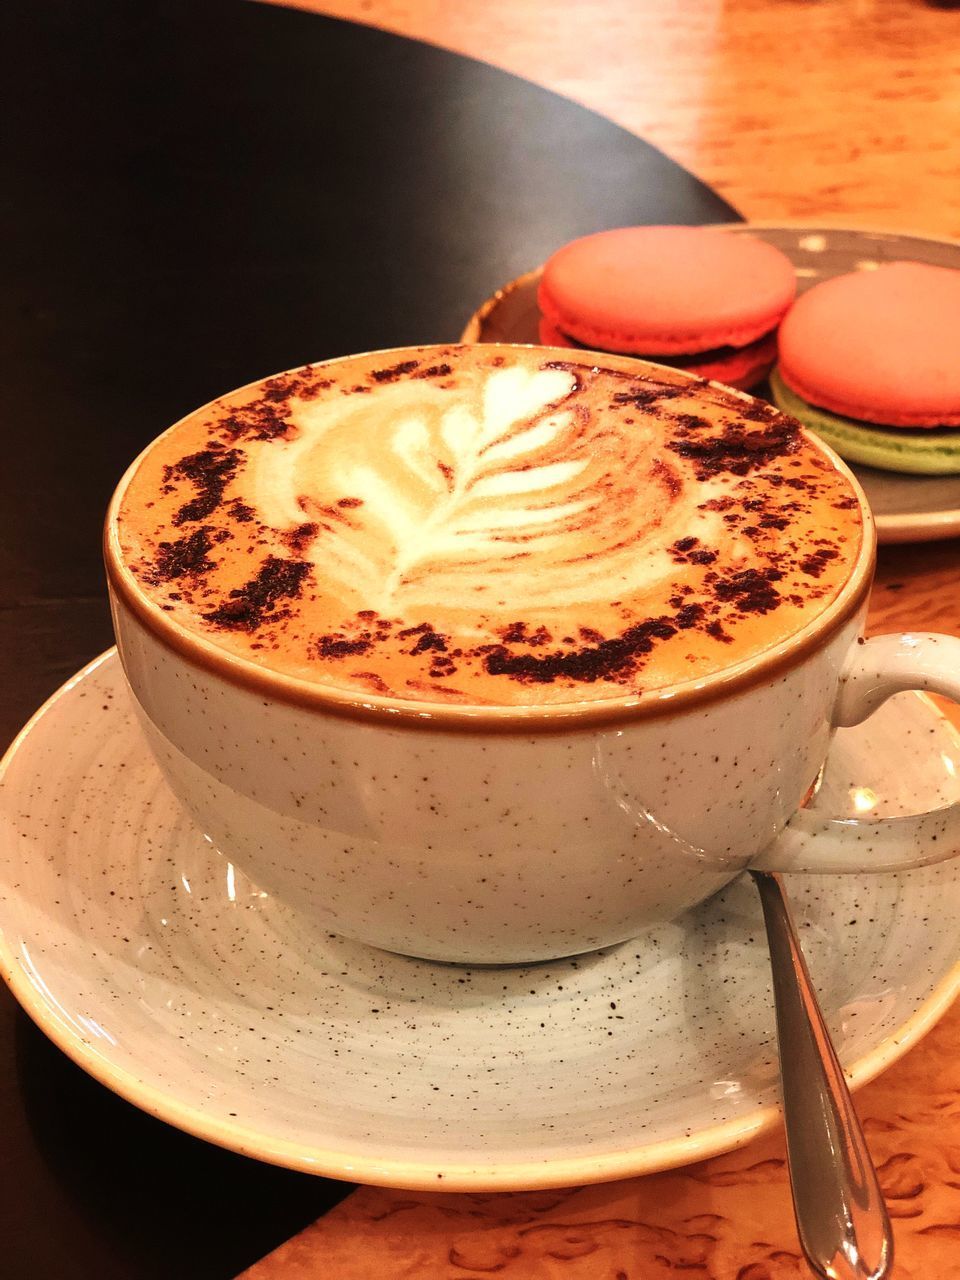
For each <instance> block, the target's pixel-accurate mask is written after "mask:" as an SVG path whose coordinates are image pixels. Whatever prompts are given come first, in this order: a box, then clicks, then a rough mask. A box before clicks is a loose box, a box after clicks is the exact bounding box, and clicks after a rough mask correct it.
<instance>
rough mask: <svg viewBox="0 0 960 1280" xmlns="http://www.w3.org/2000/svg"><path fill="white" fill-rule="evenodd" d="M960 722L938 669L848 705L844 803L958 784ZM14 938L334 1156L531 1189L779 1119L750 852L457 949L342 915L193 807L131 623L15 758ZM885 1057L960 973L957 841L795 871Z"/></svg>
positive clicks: (818, 942) (203, 1117)
mask: <svg viewBox="0 0 960 1280" xmlns="http://www.w3.org/2000/svg"><path fill="white" fill-rule="evenodd" d="M958 770H960V743H958V739H957V736H956V734H955V733H954V732H953V730H952V729H951V728H950V726H949V725H948V724H947V722H946V721H944V720H943V719H942V718H941V717H940V716H939V714H938V713H937V712H936V710H935V709H934V707H933V705H932V704H931V703H930V702H928V701H926V700H925V699H923V698H922V697H920V696H919V695H916V694H905V695H900V696H899V697H898V698H897V699H895V700H893V701H892V702H891V703H888V704H887V705H886V707H884V708H883V709H882V710H881V711H880V712H878V713H877V715H875V716H874V717H873V718H872V719H871V720H870V721H869V722H868V723H867V724H866V725H864V726H861V727H859V728H857V729H855V730H844V731H842V732H841V733H840V734H838V736H837V739H836V743H835V747H834V750H833V752H832V754H831V758H830V761H829V763H828V766H827V769H826V772H825V777H824V782H823V785H822V788H821V791H820V797H819V800H818V803H821V804H823V803H829V804H831V805H833V806H835V807H841V808H845V809H847V810H849V811H850V813H851V814H856V813H864V812H868V811H870V812H876V813H880V812H887V813H889V812H896V811H903V810H904V809H908V808H911V807H913V808H917V807H920V808H922V807H927V806H932V805H935V804H937V803H940V802H943V801H945V800H947V799H952V798H955V797H956V796H957V794H958V792H960V782H958V779H957V773H958ZM0 833H2V844H0V965H2V969H3V973H4V976H5V978H6V980H7V982H8V983H9V985H10V986H11V988H12V989H13V991H14V994H15V995H16V996H17V998H18V999H19V1000H20V1002H21V1003H22V1004H23V1006H24V1007H25V1008H26V1009H27V1011H28V1012H29V1013H30V1014H31V1016H32V1017H33V1018H34V1019H35V1020H36V1021H37V1022H38V1023H39V1025H40V1026H41V1027H42V1028H43V1029H44V1030H45V1031H46V1033H47V1034H48V1035H49V1036H50V1037H51V1038H52V1039H53V1040H54V1041H55V1042H56V1043H57V1044H58V1045H59V1046H60V1047H61V1048H62V1049H64V1050H65V1052H66V1053H68V1054H69V1055H70V1056H71V1057H72V1058H74V1059H75V1060H76V1061H77V1062H78V1063H80V1065H81V1066H83V1067H84V1068H85V1069H86V1070H87V1071H89V1072H90V1073H91V1074H92V1075H94V1076H96V1077H97V1079H99V1080H101V1081H103V1082H104V1083H105V1084H107V1085H109V1086H110V1087H111V1088H113V1089H115V1090H116V1091H117V1092H118V1093H120V1094H122V1095H123V1096H124V1097H126V1098H129V1099H130V1100H131V1101H132V1102H135V1103H136V1104H137V1105H139V1106H141V1107H143V1108H144V1109H145V1110H147V1111H150V1112H153V1113H154V1114H156V1115H158V1116H161V1117H162V1118H163V1119H165V1120H168V1121H169V1122H170V1123H171V1124H175V1125H179V1126H180V1127H181V1128H183V1129H186V1130H189V1131H190V1132H191V1133H195V1134H198V1135H200V1136H201V1137H204V1138H207V1139H209V1140H210V1141H213V1142H218V1143H221V1144H223V1145H224V1146H227V1147H231V1148H233V1149H235V1150H237V1151H241V1152H244V1153H246V1154H248V1155H253V1156H257V1157H259V1158H261V1159H264V1160H269V1161H274V1162H276V1163H278V1164H283V1165H289V1166H291V1167H294V1168H298V1169H305V1170H309V1171H312V1172H315V1173H321V1174H326V1175H328V1176H331V1177H336V1178H345V1179H350V1180H357V1181H362V1182H370V1183H381V1184H386V1185H393V1186H402V1187H418V1188H424V1187H430V1188H434V1189H443V1188H449V1189H458V1190H464V1189H470V1190H498V1189H499V1190H506V1189H508V1188H521V1187H527V1188H530V1187H544V1186H556V1185H569V1184H575V1183H581V1182H590V1181H600V1180H603V1179H609V1178H619V1177H625V1176H627V1175H630V1174H636V1173H643V1172H649V1171H652V1170H656V1169H662V1168H667V1167H670V1166H673V1165H678V1164H682V1163H685V1162H687V1161H689V1160H693V1159H698V1158H701V1157H704V1156H707V1155H711V1154H714V1153H716V1152H719V1151H723V1150H726V1149H729V1148H731V1147H734V1146H737V1145H738V1144H740V1143H743V1142H745V1141H747V1140H748V1139H749V1138H750V1137H752V1136H753V1135H754V1134H756V1133H757V1132H759V1131H760V1130H762V1129H764V1128H767V1127H768V1126H770V1125H772V1124H774V1123H776V1121H777V1111H776V1097H777V1067H776V1049H775V1044H774V1026H773V1013H772V1009H771V1005H770V996H769V973H768V960H767V953H766V947H765V944H764V940H763V926H762V923H761V919H760V911H759V903H758V900H757V898H756V895H755V891H754V889H753V887H752V885H751V884H750V883H748V882H746V881H742V882H737V883H735V884H734V885H732V886H731V887H730V888H729V889H727V890H726V891H725V892H724V893H723V894H722V895H720V896H719V897H718V898H715V899H714V900H713V901H712V902H710V903H708V904H706V905H705V906H703V907H701V908H699V909H698V910H696V911H693V912H690V913H689V914H688V915H686V916H684V917H683V918H681V919H680V920H678V921H676V922H674V923H672V924H669V925H664V926H662V927H659V928H656V929H653V930H650V931H649V932H647V933H646V934H644V935H643V936H642V937H640V938H638V939H637V940H635V941H634V942H631V943H628V944H624V945H622V946H619V947H616V948H612V949H610V950H608V951H605V952H598V953H596V954H594V955H591V956H586V957H581V958H580V959H576V960H568V961H563V962H559V963H550V964H544V965H539V966H534V967H530V968H525V969H461V968H457V967H454V966H444V965H435V964H428V963H423V962H419V961H415V960H409V959H403V958H400V957H396V956H391V955H387V954H384V953H381V952H376V951H373V950H371V949H368V948H366V947H363V946H359V945H357V944H354V943H349V942H345V941H342V940H340V939H337V938H335V937H331V936H330V935H328V934H325V933H323V932H321V931H319V930H315V929H313V928H312V927H311V926H310V924H309V923H307V922H306V921H304V920H302V919H299V918H298V917H297V916H295V915H294V914H293V913H291V912H290V911H288V910H285V909H284V908H282V907H280V905H279V904H278V903H276V902H275V901H273V900H271V899H270V898H269V897H268V896H266V895H265V894H264V893H262V892H261V891H260V890H258V888H257V887H256V886H255V885H254V884H252V883H250V881H249V880H247V879H246V878H245V877H244V876H243V875H242V874H241V872H240V871H239V870H238V869H237V868H235V867H234V866H233V865H232V864H231V863H230V862H229V861H228V860H227V859H226V858H225V857H223V856H222V855H221V854H220V853H218V852H217V851H216V850H215V849H213V848H212V847H211V846H210V844H209V843H208V842H207V841H206V840H205V839H204V837H203V836H202V835H200V834H199V833H198V832H197V831H196V830H194V829H193V828H192V827H191V825H190V824H189V822H187V820H186V819H185V818H184V817H183V815H182V814H181V812H180V810H179V809H178V807H177V804H176V802H175V801H174V799H173V797H172V796H171V794H170V792H169V791H168V790H167V788H166V786H165V784H164V783H163V781H162V780H161V778H160V776H159V775H158V773H157V771H156V769H155V768H154V765H153V763H152V761H151V759H150V757H149V755H148V754H147V751H146V748H145V746H144V744H143V741H142V739H141V737H140V733H139V730H138V728H137V725H136V722H135V720H134V717H133V714H132V711H131V707H130V702H129V695H128V694H127V692H126V686H125V684H124V682H123V679H122V676H121V672H120V667H119V663H118V661H117V658H116V654H115V653H114V652H110V653H108V654H105V655H104V656H103V657H102V658H101V659H99V660H98V661H97V662H95V663H93V664H92V665H91V666H90V667H88V668H87V669H86V671H84V672H82V673H81V674H80V675H78V676H77V677H76V678H75V679H74V680H72V681H70V682H69V683H68V684H67V685H66V686H64V688H63V689H62V690H61V691H60V693H58V694H57V695H56V696H55V697H54V698H53V699H52V700H51V701H50V702H49V703H48V704H47V705H46V707H45V708H44V709H43V710H42V711H41V712H39V713H38V715H37V716H36V717H34V719H33V720H32V721H31V723H30V724H29V725H28V726H27V728H26V729H25V730H24V732H23V733H22V734H21V735H20V737H19V738H18V740H17V741H16V743H15V744H14V745H13V747H12V748H11V750H10V752H9V753H8V755H7V757H6V759H5V761H4V762H3V765H2V778H0ZM789 889H790V895H791V898H792V900H793V903H794V907H795V910H796V914H797V917H798V921H799V923H800V928H801V935H802V938H803V942H804V947H805V950H806V952H807V955H808V957H809V960H810V966H811V969H812V972H813V976H814V979H815V981H816V983H817V986H818V988H819V991H820V995H821V1000H822V1003H823V1006H824V1009H825V1011H826V1014H827V1018H828V1021H829V1023H830V1026H831V1029H832V1031H833V1034H834V1036H835V1039H836V1043H837V1047H838V1050H839V1053H840V1056H841V1058H842V1060H843V1062H844V1064H845V1065H846V1067H847V1069H848V1071H849V1073H850V1075H851V1077H852V1080H853V1082H854V1083H855V1084H860V1083H863V1082H865V1081H866V1080H868V1079H870V1078H871V1077H872V1076H874V1075H876V1074H877V1072H879V1071H881V1070H882V1069H883V1068H884V1067H886V1066H888V1065H889V1064H890V1063H891V1062H893V1061H895V1060H896V1059H897V1058H898V1057H900V1056H901V1054H903V1053H904V1052H905V1051H906V1049H907V1048H908V1047H909V1046H910V1045H911V1044H913V1043H914V1042H915V1041H916V1040H917V1039H918V1038H919V1037H920V1036H921V1035H922V1034H923V1032H924V1031H926V1030H927V1029H928V1028H929V1027H930V1026H931V1025H932V1023H933V1022H934V1021H935V1020H936V1018H937V1017H938V1016H939V1015H940V1014H941V1013H942V1012H943V1011H944V1009H945V1008H946V1007H947V1005H948V1004H949V1002H950V1000H951V998H952V997H953V995H954V994H955V992H956V990H957V988H958V984H960V965H958V958H960V859H958V860H957V861H956V862H953V863H947V864H944V865H941V866H938V867H930V868H924V869H922V870H918V871H913V872H909V873H905V874H902V875H897V876H880V875H878V876H875V877H870V876H849V877H843V876H837V877H826V876H824V877H819V878H814V877H807V876H803V877H800V876H797V877H793V878H792V879H790V881H789Z"/></svg>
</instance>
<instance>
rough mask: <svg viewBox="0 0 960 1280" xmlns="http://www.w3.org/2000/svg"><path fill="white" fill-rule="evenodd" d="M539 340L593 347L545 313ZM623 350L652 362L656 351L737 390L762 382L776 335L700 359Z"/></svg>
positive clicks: (774, 352) (771, 362)
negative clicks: (578, 339) (577, 340)
mask: <svg viewBox="0 0 960 1280" xmlns="http://www.w3.org/2000/svg"><path fill="white" fill-rule="evenodd" d="M540 343H541V345H542V346H544V347H572V348H574V349H576V350H580V351H586V350H593V348H588V347H585V346H584V345H583V344H582V343H579V342H575V341H574V340H573V339H572V338H568V337H567V335H566V334H565V333H563V332H562V331H561V330H560V329H558V328H557V327H556V325H554V324H552V323H551V321H549V320H548V319H547V318H546V317H545V316H541V317H540ZM619 354H623V353H619ZM627 354H629V355H635V356H637V357H638V358H640V359H650V360H653V361H654V362H656V360H657V358H658V355H659V358H660V359H661V360H663V362H664V363H665V364H666V363H669V364H671V365H672V367H673V368H675V369H683V371H684V372H685V373H692V374H695V375H696V376H697V377H698V378H708V379H709V380H710V381H711V382H722V383H724V384H725V385H726V386H728V387H734V388H735V389H736V390H737V391H749V389H750V388H751V387H755V386H756V385H757V383H758V382H762V381H763V379H764V378H765V377H766V376H767V374H768V373H769V372H770V370H771V369H772V368H773V366H774V362H775V361H776V358H777V335H776V334H775V333H767V334H764V336H763V337H762V338H759V339H758V340H757V341H756V342H751V343H750V345H749V346H747V347H735V348H731V349H730V351H728V352H724V353H723V354H721V355H717V354H715V353H713V352H704V353H702V355H703V358H702V359H701V358H700V356H699V355H698V354H695V355H691V356H686V355H685V356H683V357H682V358H678V357H676V356H665V355H663V354H662V353H657V354H656V355H654V354H652V353H647V352H643V351H631V352H628V353H627Z"/></svg>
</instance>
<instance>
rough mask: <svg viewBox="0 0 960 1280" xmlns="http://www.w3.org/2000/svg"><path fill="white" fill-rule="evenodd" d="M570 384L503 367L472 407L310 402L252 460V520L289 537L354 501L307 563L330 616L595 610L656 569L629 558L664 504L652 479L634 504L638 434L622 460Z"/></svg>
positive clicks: (657, 560)
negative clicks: (344, 501)
mask: <svg viewBox="0 0 960 1280" xmlns="http://www.w3.org/2000/svg"><path fill="white" fill-rule="evenodd" d="M580 389H581V388H580V382H579V379H578V378H577V377H576V375H575V374H574V373H573V372H571V371H570V370H569V369H542V370H533V371H530V370H527V369H524V368H509V369H497V370H494V371H493V372H492V373H491V374H490V375H489V377H488V378H487V379H486V381H485V383H484V384H483V385H482V387H481V389H480V392H479V394H478V395H477V396H476V398H475V401H473V402H470V401H468V402H466V403H464V402H462V401H461V402H457V403H454V404H452V405H447V404H446V403H445V402H444V399H445V398H444V394H443V392H442V391H440V392H437V393H435V394H434V395H433V396H431V395H429V394H424V389H423V388H422V387H416V386H414V387H411V386H410V384H399V385H394V386H391V387H387V388H383V389H381V390H380V392H379V393H378V399H377V405H376V412H375V413H374V414H371V413H370V411H369V405H368V404H367V403H366V402H365V401H363V402H361V403H360V404H359V405H357V406H356V407H355V409H354V411H353V414H352V415H349V414H348V415H346V416H344V415H343V414H342V412H340V413H338V412H337V410H339V406H335V407H334V410H333V412H331V411H330V410H329V409H327V408H326V406H318V407H316V408H314V409H313V410H312V411H310V412H307V413H305V414H304V415H303V417H302V419H301V421H300V423H299V433H298V435H297V438H296V439H295V440H293V441H291V442H289V443H279V444H277V445H275V446H272V447H271V448H270V449H265V450H263V451H262V454H261V456H260V457H259V458H258V460H257V467H256V471H255V472H254V474H253V476H252V477H251V480H252V485H253V492H254V495H255V505H256V507H257V508H258V510H260V511H262V512H263V513H264V516H265V519H266V521H267V523H269V524H271V525H272V526H274V527H277V528H284V527H287V528H293V527H294V526H295V525H296V524H297V523H300V522H302V521H303V520H304V519H305V518H306V519H307V520H311V519H317V520H318V522H322V521H323V518H324V513H325V511H328V510H329V509H330V507H331V505H332V504H333V503H335V502H336V501H337V500H338V499H341V498H342V497H344V496H347V497H348V499H350V500H353V501H355V502H356V503H357V505H356V506H355V507H352V508H341V509H340V510H341V511H345V512H346V513H347V514H346V516H345V518H343V519H341V520H338V521H336V522H333V523H331V524H330V527H329V528H327V529H325V530H322V532H321V533H320V536H318V537H317V539H316V540H315V541H314V543H313V544H312V546H311V548H310V550H309V551H308V552H307V555H308V557H309V558H310V559H311V560H312V561H313V563H314V565H315V567H316V570H317V572H318V574H319V575H320V578H321V580H322V581H324V583H325V585H327V587H328V589H330V590H331V591H332V592H336V593H338V594H340V595H342V597H343V600H344V604H345V605H348V606H349V605H350V604H352V603H356V602H360V601H362V602H363V603H360V604H359V607H360V608H363V607H364V606H366V607H367V608H373V609H375V610H376V611H377V612H378V613H379V614H381V615H383V616H387V617H392V616H393V615H394V614H397V613H399V615H401V616H403V617H407V616H408V615H409V613H410V611H411V610H414V611H416V610H419V611H421V612H423V611H426V613H427V614H429V613H430V611H431V609H436V608H437V607H440V606H444V607H447V608H450V607H460V608H463V609H465V610H466V609H469V608H471V607H474V606H476V604H477V603H478V602H481V601H482V602H483V605H484V607H487V606H488V604H489V603H490V602H498V603H496V604H495V605H493V606H492V607H495V608H496V610H497V611H498V612H502V615H503V621H504V622H510V621H512V620H513V619H514V618H515V617H516V616H517V610H518V609H521V610H522V608H523V607H524V605H525V603H526V602H527V601H528V600H529V599H530V594H531V592H535V593H536V596H537V598H538V600H539V601H540V602H541V604H542V605H543V606H544V607H548V608H564V607H570V606H571V605H575V604H579V605H582V604H587V603H589V602H590V601H594V600H603V601H605V600H607V599H609V598H611V597H610V591H611V589H614V588H616V590H623V589H631V590H632V589H635V588H636V586H637V585H638V584H639V581H640V579H641V577H642V576H644V575H646V576H647V577H649V576H651V575H652V574H659V575H660V576H662V575H663V574H665V573H668V572H669V570H670V567H671V566H670V561H669V559H668V558H667V557H666V556H665V555H664V554H663V553H662V551H661V552H660V553H659V554H658V553H657V551H656V549H655V548H651V549H650V550H649V551H648V553H647V555H646V556H644V555H643V554H642V553H641V552H639V551H638V544H639V543H642V542H643V541H644V540H645V538H647V537H648V536H649V535H650V534H651V533H652V532H653V531H654V530H656V529H658V528H659V527H660V525H661V524H662V521H663V518H664V516H665V515H666V514H667V511H668V509H669V507H670V506H672V505H677V499H678V495H677V493H676V492H675V491H671V490H670V488H669V487H667V486H666V485H664V484H661V485H660V494H659V500H658V501H657V503H656V504H655V505H654V506H651V505H650V504H647V503H644V504H639V503H636V502H635V501H633V496H634V494H635V493H636V491H637V488H638V486H639V485H646V483H647V476H648V474H649V471H650V467H651V465H652V457H651V456H650V451H649V446H650V444H651V433H650V432H649V431H648V432H647V433H646V438H645V436H644V433H643V432H642V431H638V432H637V433H636V435H635V437H634V439H633V441H632V445H633V447H632V448H631V450H630V451H626V450H624V448H623V443H624V442H623V437H622V434H621V433H620V432H615V433H610V432H607V431H605V430H604V428H603V427H602V425H600V423H599V422H598V420H597V418H596V416H595V415H592V414H590V413H588V412H586V411H585V409H584V407H583V405H582V403H580V402H579V400H578V397H577V393H578V391H580ZM354 415H355V417H354ZM306 477H309V478H310V482H309V483H308V484H307V486H306V488H307V489H308V491H309V493H310V494H311V495H312V496H310V497H307V498H304V497H303V496H302V492H303V489H304V480H305V478H306ZM680 519H681V522H682V517H680ZM614 594H616V591H615V592H614ZM499 602H502V603H499Z"/></svg>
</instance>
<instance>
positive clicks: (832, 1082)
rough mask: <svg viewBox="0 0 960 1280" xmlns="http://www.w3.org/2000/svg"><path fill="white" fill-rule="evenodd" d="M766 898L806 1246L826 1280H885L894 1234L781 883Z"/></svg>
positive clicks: (760, 880)
mask: <svg viewBox="0 0 960 1280" xmlns="http://www.w3.org/2000/svg"><path fill="white" fill-rule="evenodd" d="M751 874H752V875H753V878H754V880H755V881H756V884H757V888H758V889H759V890H760V901H761V902H762V903H763V919H764V923H765V925H766V928H767V941H768V943H769V946H770V964H771V968H772V970H773V997H774V1004H775V1006H776V1011H777V1040H778V1042H779V1046H780V1078H781V1081H782V1087H783V1113H784V1120H785V1123H786V1130H787V1160H788V1164H789V1167H790V1186H791V1189H792V1191H793V1208H794V1213H795V1214H796V1219H797V1231H798V1232H799V1235H800V1244H801V1246H802V1248H803V1252H804V1253H805V1254H806V1257H807V1261H808V1262H809V1263H810V1266H811V1267H812V1268H813V1270H814V1272H815V1273H816V1274H817V1275H818V1276H821V1277H823V1280H883V1277H884V1276H889V1275H890V1273H891V1271H892V1269H893V1234H892V1232H891V1230H890V1219H889V1218H888V1217H887V1207H886V1205H885V1204H884V1202H883V1196H882V1194H881V1192H880V1186H879V1183H878V1182H877V1174H876V1170H875V1169H874V1167H873V1162H872V1161H871V1159H870V1153H869V1151H868V1150H867V1144H866V1142H865V1141H864V1137H863V1130H862V1129H861V1128H860V1121H859V1120H858V1119H857V1113H856V1112H855V1111H854V1109H853V1101H852V1099H851V1097H850V1092H849V1090H848V1089H847V1084H846V1081H845V1080H844V1078H843V1070H842V1068H841V1066H840V1063H839V1062H838V1060H837V1055H836V1052H835V1051H834V1048H833V1045H832V1044H831V1043H830V1036H829V1033H828V1032H827V1028H826V1025H825V1024H824V1021H823V1015H822V1014H821V1012H820V1008H819V1006H818V1004H817V998H816V995H815V994H814V991H813V986H812V984H811V982H810V974H809V973H808V972H807V966H806V962H805V961H804V958H803V952H802V951H801V950H800V943H799V941H798V940H797V935H796V931H795V929H794V926H793V921H792V919H791V918H790V909H789V907H788V905H787V899H786V896H785V894H784V891H783V885H782V883H781V881H780V877H779V876H778V875H773V874H772V873H770V872H768V871H753V872H751Z"/></svg>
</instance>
